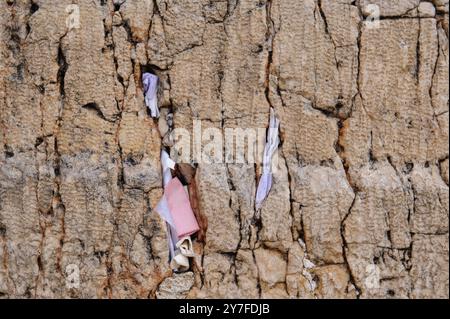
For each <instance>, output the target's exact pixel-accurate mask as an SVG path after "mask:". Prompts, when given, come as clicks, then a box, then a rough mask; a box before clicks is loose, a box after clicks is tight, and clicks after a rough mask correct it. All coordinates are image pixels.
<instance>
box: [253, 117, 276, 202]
mask: <svg viewBox="0 0 450 319" xmlns="http://www.w3.org/2000/svg"><path fill="white" fill-rule="evenodd" d="M279 127H280V120H278V119H277V118H276V116H275V112H274V110H273V108H270V124H269V130H268V132H267V141H266V145H265V147H264V158H263V173H262V176H261V179H260V180H259V184H258V190H257V191H256V200H255V202H256V203H255V206H256V209H257V210H259V209H261V206H262V204H263V202H264V201H265V200H266V198H267V196H268V195H269V192H270V189H271V188H272V157H273V155H274V154H275V152H276V150H277V149H278V145H279V144H280V138H279V137H278V129H279Z"/></svg>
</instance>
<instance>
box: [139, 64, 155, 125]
mask: <svg viewBox="0 0 450 319" xmlns="http://www.w3.org/2000/svg"><path fill="white" fill-rule="evenodd" d="M142 84H143V85H144V94H145V105H147V107H148V108H149V109H150V114H151V116H152V117H153V118H158V117H159V109H158V96H157V91H158V77H157V76H156V75H154V74H151V73H144V74H143V75H142Z"/></svg>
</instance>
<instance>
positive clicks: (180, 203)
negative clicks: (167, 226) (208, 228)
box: [164, 177, 200, 239]
mask: <svg viewBox="0 0 450 319" xmlns="http://www.w3.org/2000/svg"><path fill="white" fill-rule="evenodd" d="M164 195H165V196H166V198H167V204H168V205H169V209H170V213H171V215H172V220H173V223H174V225H175V229H176V231H177V235H178V239H181V238H183V237H185V236H189V235H192V234H194V233H196V232H198V231H199V230H200V227H199V226H198V223H197V219H195V216H194V213H193V212H192V208H191V204H190V202H189V197H188V194H187V193H186V190H185V189H184V187H183V185H182V184H181V182H180V180H179V179H178V178H176V177H175V178H173V179H172V180H171V181H170V182H169V183H168V184H167V186H166V187H165V189H164Z"/></svg>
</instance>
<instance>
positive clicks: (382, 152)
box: [0, 0, 449, 298]
mask: <svg viewBox="0 0 450 319" xmlns="http://www.w3.org/2000/svg"><path fill="white" fill-rule="evenodd" d="M71 4H75V5H76V8H78V9H79V16H80V21H79V22H80V23H79V25H76V27H73V22H74V21H71V20H70V18H71V16H72V15H73V13H74V9H73V7H71V6H70V5H71ZM371 4H375V5H378V8H379V10H380V19H379V21H374V22H372V23H370V21H371V20H372V19H371V16H370V13H371V12H372V13H373V11H370V10H369V9H370V8H373V6H372V7H371V6H370V5H371ZM368 5H369V6H368ZM68 6H69V7H68ZM71 8H72V9H71ZM75 11H76V10H75ZM68 19H69V20H68ZM366 20H369V23H367V21H366ZM448 20H449V18H448V0H433V1H419V0H395V1H393V0H389V1H388V0H359V1H358V0H357V1H351V0H341V1H333V0H139V1H136V0H114V1H113V0H95V1H94V0H90V1H87V0H58V1H56V0H53V1H51V0H2V1H0V148H1V152H0V297H5V298H14V297H30V298H31V297H37V298H40V297H50V298H56V297H73V298H108V297H112V298H136V297H138V298H155V297H156V298H164V297H180V298H183V297H189V298H202V297H226V298H239V297H246V298H259V297H262V298H266V297H275V298H278V297H280V298H288V297H293V298H377V297H381V298H388V297H394V298H423V297H433V298H443V297H445V298H448V284H449V269H448V252H449V248H448V213H449V209H448V205H449V188H448V183H449V168H448V167H449V157H448V154H449V150H448V128H449V125H448V123H449V115H448V109H449V106H448V100H449V92H448V90H449V89H448V80H449V79H448V67H449V65H448V64H449V55H448V54H449V51H448V48H449V46H448ZM75 22H76V21H75ZM150 69H151V70H153V71H155V72H156V73H157V75H158V76H159V77H160V78H161V87H160V102H161V106H162V108H163V110H162V112H163V113H164V112H165V110H164V109H165V108H167V109H171V110H173V112H174V125H175V127H183V128H188V129H192V125H193V124H192V120H193V119H198V120H201V123H202V125H203V127H217V128H220V129H222V130H224V129H226V128H234V127H240V128H260V127H266V126H267V123H268V114H269V108H270V107H271V106H272V107H273V108H274V109H275V111H276V113H277V115H278V116H279V118H280V120H281V139H282V144H281V147H280V170H279V171H278V172H277V174H275V176H274V186H273V188H272V192H271V194H270V196H269V198H268V200H267V201H266V203H265V205H264V207H263V208H262V211H261V212H260V215H258V214H255V207H254V206H255V205H254V194H255V189H256V181H257V178H258V176H259V174H260V171H261V170H260V166H259V165H254V164H203V163H200V164H199V165H198V168H197V172H196V177H195V178H196V183H197V186H198V197H199V206H200V210H201V212H202V214H203V215H204V216H205V217H206V218H207V223H208V228H207V230H206V239H205V241H204V242H200V241H196V242H195V249H196V252H197V253H198V255H199V256H198V257H197V258H196V259H195V261H194V263H193V266H192V271H191V272H188V273H184V274H172V272H171V270H170V267H169V264H168V250H167V238H166V231H165V225H164V223H163V222H162V221H161V219H160V218H159V216H158V214H157V213H156V212H155V211H154V207H155V204H156V203H157V202H158V200H159V198H160V196H161V194H162V185H161V184H162V181H161V179H162V178H161V172H160V170H161V169H160V161H159V153H160V148H161V138H160V135H159V132H158V124H157V122H154V121H153V120H152V119H151V118H150V116H149V114H148V111H147V110H146V107H145V105H144V97H143V92H142V86H141V74H142V72H144V71H148V70H150ZM78 271H79V273H78ZM77 275H79V277H78V279H79V286H77V285H76V284H74V282H73V281H71V280H72V279H74V278H75V277H76V276H77ZM74 276H75V277H74ZM76 279H77V278H75V279H74V280H75V282H76Z"/></svg>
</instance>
